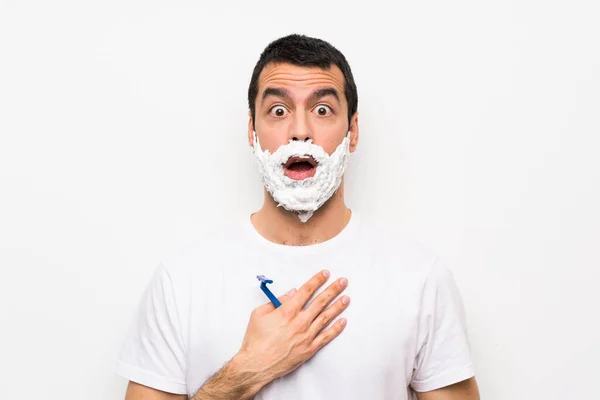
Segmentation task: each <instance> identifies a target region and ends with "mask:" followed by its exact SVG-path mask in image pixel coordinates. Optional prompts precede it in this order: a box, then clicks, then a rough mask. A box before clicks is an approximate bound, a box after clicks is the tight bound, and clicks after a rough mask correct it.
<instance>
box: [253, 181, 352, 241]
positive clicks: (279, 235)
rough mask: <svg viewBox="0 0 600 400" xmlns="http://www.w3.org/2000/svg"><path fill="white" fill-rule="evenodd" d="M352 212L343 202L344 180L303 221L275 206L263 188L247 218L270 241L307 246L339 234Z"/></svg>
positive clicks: (292, 213) (295, 214)
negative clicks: (259, 201) (260, 202)
mask: <svg viewBox="0 0 600 400" xmlns="http://www.w3.org/2000/svg"><path fill="white" fill-rule="evenodd" d="M351 215H352V212H351V211H350V209H349V208H348V207H346V204H345V203H344V182H342V183H341V184H340V187H339V189H338V190H337V192H335V193H334V194H333V196H331V198H330V199H329V200H328V201H327V202H326V203H325V204H323V206H322V207H321V208H319V209H318V210H317V211H315V212H314V214H313V216H312V217H310V218H309V219H308V221H306V222H304V223H303V222H301V221H300V219H299V218H298V214H297V213H295V212H292V211H287V210H286V209H284V208H283V207H277V203H275V201H274V200H273V198H272V197H271V195H270V194H269V193H268V192H267V191H265V201H264V204H263V206H262V208H261V209H260V210H258V211H257V212H256V213H254V214H252V215H251V217H250V219H251V221H252V224H253V225H254V228H255V229H256V231H257V232H258V233H259V234H260V235H262V236H263V237H264V238H265V239H267V240H270V241H271V242H275V243H279V244H284V245H289V246H307V245H311V244H317V243H321V242H324V241H326V240H329V239H331V238H333V237H334V236H336V235H337V234H339V233H340V232H341V231H342V230H343V229H344V228H345V227H346V225H347V224H348V222H349V221H350V217H351Z"/></svg>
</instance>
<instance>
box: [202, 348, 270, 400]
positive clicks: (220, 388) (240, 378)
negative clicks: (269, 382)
mask: <svg viewBox="0 0 600 400" xmlns="http://www.w3.org/2000/svg"><path fill="white" fill-rule="evenodd" d="M265 384H266V382H264V379H262V378H261V377H260V376H259V375H258V374H256V373H253V372H248V371H245V370H244V368H243V364H242V363H240V362H239V360H238V359H237V358H236V357H234V358H232V359H231V360H230V361H229V362H228V363H227V364H225V365H224V366H223V368H221V369H220V370H219V371H218V372H217V373H216V374H214V375H213V376H212V377H211V378H210V379H208V380H207V381H206V383H204V385H202V387H201V388H200V390H199V391H198V392H197V393H196V394H195V395H194V397H192V399H191V400H247V399H251V398H253V397H254V396H255V395H256V393H258V391H259V390H260V389H261V388H262V387H263V386H264V385H265Z"/></svg>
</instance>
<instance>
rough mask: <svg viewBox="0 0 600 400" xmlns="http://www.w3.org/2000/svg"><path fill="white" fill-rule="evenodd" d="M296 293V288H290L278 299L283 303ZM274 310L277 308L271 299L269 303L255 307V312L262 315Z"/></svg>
mask: <svg viewBox="0 0 600 400" xmlns="http://www.w3.org/2000/svg"><path fill="white" fill-rule="evenodd" d="M294 293H296V289H290V290H289V291H288V292H287V293H286V294H284V295H282V296H279V297H278V298H277V300H279V302H280V303H281V304H282V305H283V304H285V303H286V302H288V301H289V300H290V299H291V298H292V297H293V296H294ZM273 310H275V306H274V305H273V303H272V302H270V301H269V302H268V303H265V304H263V305H261V306H258V307H256V308H255V309H254V314H255V315H256V316H259V317H260V316H262V315H265V314H268V313H270V312H272V311H273Z"/></svg>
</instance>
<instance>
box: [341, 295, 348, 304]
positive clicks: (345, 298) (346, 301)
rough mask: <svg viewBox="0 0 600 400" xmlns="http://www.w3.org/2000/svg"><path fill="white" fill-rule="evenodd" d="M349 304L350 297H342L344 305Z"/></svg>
mask: <svg viewBox="0 0 600 400" xmlns="http://www.w3.org/2000/svg"><path fill="white" fill-rule="evenodd" d="M348 303H350V297H348V296H344V297H342V304H348Z"/></svg>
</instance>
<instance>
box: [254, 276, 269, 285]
mask: <svg viewBox="0 0 600 400" xmlns="http://www.w3.org/2000/svg"><path fill="white" fill-rule="evenodd" d="M256 279H258V280H259V281H261V282H262V283H263V284H267V283H273V280H272V279H267V277H266V276H264V275H256Z"/></svg>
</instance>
